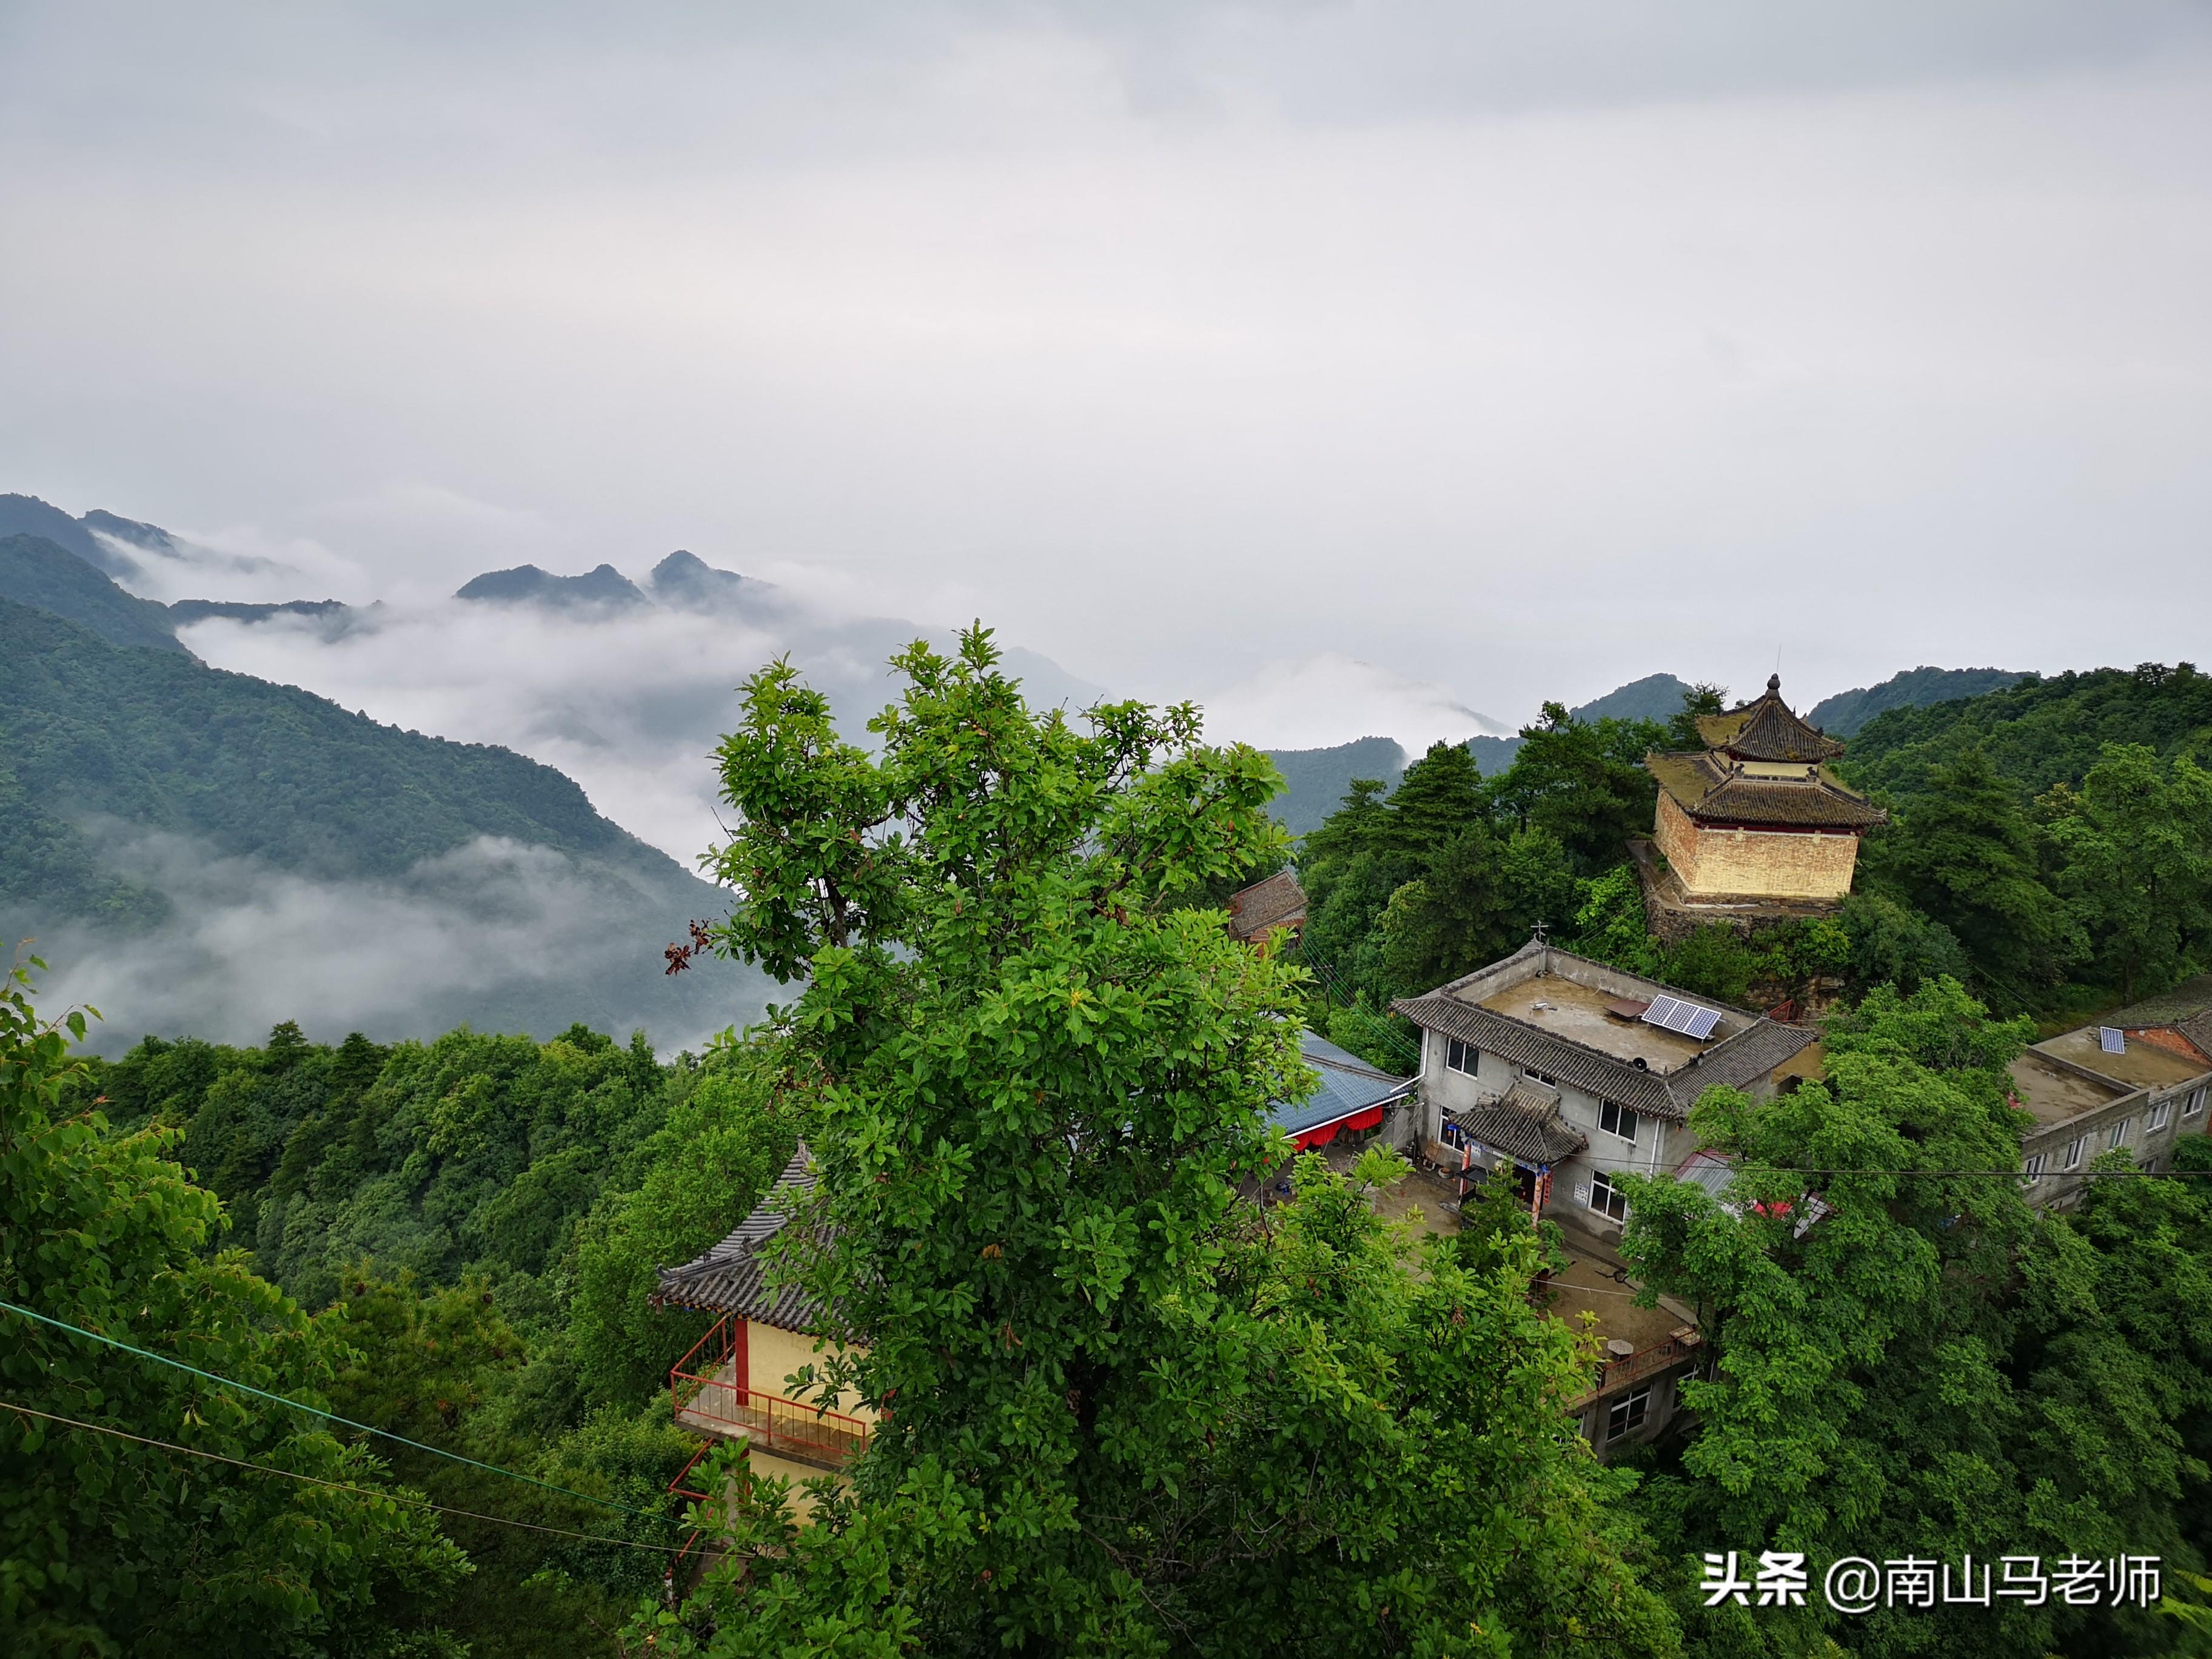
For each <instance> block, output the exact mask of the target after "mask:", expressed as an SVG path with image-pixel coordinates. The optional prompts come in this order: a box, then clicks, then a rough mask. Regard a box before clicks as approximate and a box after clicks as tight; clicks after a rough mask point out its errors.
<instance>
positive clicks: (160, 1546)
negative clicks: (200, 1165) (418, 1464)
mask: <svg viewBox="0 0 2212 1659" xmlns="http://www.w3.org/2000/svg"><path fill="white" fill-rule="evenodd" d="M83 1029H84V1026H83V1018H82V1015H80V1014H76V1013H71V1014H70V1016H69V1017H68V1020H67V1024H66V1026H65V1027H57V1026H54V1025H50V1024H41V1023H40V1021H39V1019H38V1018H37V1016H36V1014H35V1013H34V1012H33V1007H32V1005H31V1001H30V997H29V979H28V974H27V969H26V968H24V967H23V966H21V965H19V966H17V967H16V968H15V969H14V971H13V973H12V975H11V976H10V977H9V979H8V980H7V981H4V982H0V1296H4V1297H5V1299H6V1300H8V1301H9V1302H11V1303H14V1304H16V1305H18V1306H21V1307H25V1308H29V1309H32V1310H36V1311H38V1312H40V1313H44V1314H46V1315H49V1316H52V1317H54V1318H56V1319H60V1320H64V1321H67V1322H70V1323H71V1324H75V1325H78V1326H82V1327H85V1328H89V1329H93V1330H97V1331H100V1332H101V1333H103V1334H106V1335H108V1336H111V1337H114V1338H117V1339H119V1340H123V1341H125V1342H129V1343H131V1344H132V1345H134V1346H138V1347H141V1348H145V1349H148V1350H150V1351H152V1352H156V1353H160V1354H164V1355H167V1356H169V1357H171V1358H176V1359H180V1360H183V1361H185V1362H186V1363H188V1364H192V1365H195V1366H197V1367H199V1368H200V1369H202V1370H207V1371H210V1372H214V1373H216V1374H217V1375H219V1376H227V1377H233V1378H236V1379H238V1380H239V1381H240V1382H244V1383H251V1384H252V1385H253V1386H254V1387H256V1388H259V1389H267V1390H270V1391H271V1392H276V1393H283V1394H287V1395H289V1396H290V1397H291V1398H294V1399H297V1400H300V1401H302V1402H304V1403H306V1404H307V1405H309V1406H313V1405H316V1404H318V1403H319V1402H320V1401H321V1399H322V1398H323V1397H324V1395H325V1391H326V1390H327V1389H329V1388H330V1386H331V1382H332V1378H333V1376H334V1374H335V1371H336V1370H337V1366H338V1364H340V1363H341V1362H342V1361H343V1358H344V1352H343V1349H342V1348H341V1347H340V1346H338V1345H337V1343H336V1342H334V1341H333V1340H332V1339H331V1333H330V1332H328V1331H326V1330H325V1329H324V1328H321V1327H319V1326H318V1325H316V1324H314V1323H313V1322H310V1321H309V1320H308V1319H307V1317H306V1316H304V1315H303V1314H302V1313H301V1311H300V1310H299V1309H298V1308H297V1307H296V1306H295V1305H294V1304H292V1303H291V1302H289V1301H288V1300H287V1299H286V1298H285V1297H283V1295H282V1294H281V1293H279V1292H278V1291H276V1288H275V1287H274V1286H273V1285H269V1284H268V1283H266V1282H265V1281H264V1280H262V1279H257V1278H255V1277H254V1276H253V1275H252V1273H250V1272H248V1271H247V1270H246V1266H245V1264H244V1262H243V1261H242V1260H241V1258H240V1255H238V1254H236V1253H229V1254H224V1255H213V1256H210V1255H208V1254H207V1253H206V1247H207V1246H208V1244H209V1243H210V1240H211V1238H212V1237H214V1236H215V1234H216V1232H217V1231H218V1230H219V1229H220V1228H221V1226H222V1221H223V1218H222V1211H221V1208H220V1206H219V1205H218V1203H217V1200H216V1198H215V1195H214V1194H211V1193H209V1192H207V1191H205V1190H204V1189H203V1188H197V1187H195V1186H193V1185H192V1184H191V1182H190V1181H188V1180H187V1179H186V1178H185V1172H184V1171H183V1170H181V1169H179V1167H178V1166H177V1164H174V1163H173V1162H171V1161H170V1159H169V1158H168V1157H167V1152H168V1151H169V1150H170V1148H171V1147H172V1146H173V1144H174V1142H175V1139H176V1136H175V1135H174V1133H173V1132H168V1133H165V1132H161V1131H149V1132H146V1133H139V1134H137V1135H131V1136H125V1137H118V1136H114V1135H111V1134H110V1133H108V1132H107V1129H106V1124H105V1122H104V1121H103V1120H102V1119H101V1117H100V1115H99V1114H98V1113H97V1112H96V1111H90V1110H82V1109H73V1108H72V1107H71V1105H70V1100H71V1098H72V1095H73V1091H74V1089H75V1087H76V1084H77V1083H78V1082H79V1080H80V1079H79V1075H78V1071H79V1068H78V1067H77V1066H75V1065H74V1064H73V1063H72V1062H71V1060H70V1057H69V1053H68V1048H69V1037H70V1036H82V1031H83ZM0 1328H4V1329H5V1340H0V1389H4V1391H5V1396H6V1399H7V1401H9V1403H10V1404H12V1405H14V1406H16V1407H27V1408H29V1411H31V1412H39V1413H48V1414H49V1415H48V1417H46V1418H41V1417H36V1416H32V1415H28V1414H27V1413H23V1412H19V1411H9V1410H0V1648H4V1649H5V1650H7V1651H8V1652H9V1653H22V1654H50V1653H51V1654H70V1655H122V1654H131V1655H162V1654H179V1655H182V1654H198V1653H208V1652H214V1651H222V1652H224V1653H230V1654H237V1655H240V1656H251V1655H258V1654H268V1655H272V1656H273V1655H284V1656H297V1655H312V1654H332V1655H338V1654H344V1655H356V1654H357V1655H364V1656H365V1655H374V1654H390V1653H398V1652H410V1653H417V1654H430V1653H435V1652H441V1651H449V1650H450V1651H457V1650H455V1649H453V1648H452V1645H451V1644H450V1643H449V1642H448V1641H447V1639H446V1638H445V1637H444V1636H443V1634H442V1633H441V1631H440V1629H439V1627H438V1625H437V1622H436V1619H435V1607H436V1605H437V1603H438V1602H439V1601H441V1599H442V1597H443V1596H444V1595H445V1594H446V1593H447V1591H448V1590H449V1589H451V1588H452V1587H453V1585H454V1584H455V1583H457V1582H458V1581H459V1579H460V1578H461V1577H463V1575H465V1573H466V1571H468V1563H467V1561H466V1559H465V1558H464V1557H463V1556H462V1554H461V1553H460V1552H459V1550H458V1549H457V1548H456V1547H454V1546H453V1544H452V1543H451V1542H450V1541H447V1539H446V1538H445V1537H444V1536H443V1535H442V1534H441V1533H440V1531H439V1529H438V1528H437V1526H436V1524H435V1517H434V1516H431V1515H430V1514H429V1513H428V1512H427V1511H426V1510H422V1508H420V1507H418V1506H415V1505H413V1504H410V1503H408V1502H406V1501H404V1500H405V1499H406V1498H407V1497H408V1494H406V1493H405V1492H404V1491H403V1490H401V1489H399V1488H397V1487H395V1486H391V1485H390V1484H389V1483H388V1482H387V1480H386V1475H385V1472H384V1470H383V1468H382V1466H381V1465H380V1463H379V1462H377V1461H376V1460H375V1458H374V1457H373V1456H372V1455H370V1454H369V1453H368V1451H367V1450H366V1449H363V1448H362V1447H360V1446H358V1445H346V1444H343V1443H340V1442H339V1441H338V1440H337V1439H336V1438H334V1437H332V1436H331V1434H330V1433H329V1432H328V1431H326V1430H325V1428H323V1427H322V1426H321V1425H319V1422H318V1421H317V1419H315V1418H314V1417H313V1416H312V1415H309V1414H307V1413H301V1412H295V1411H291V1410H288V1409H286V1408H284V1407H279V1406H272V1405H270V1404H268V1403H266V1402H264V1401H257V1400H255V1399H253V1398H252V1397H251V1396H248V1395H241V1394H240V1393H238V1392H237V1391H235V1390H234V1389H227V1388H224V1387H222V1386H221V1385H219V1384H216V1383H207V1382H204V1381H203V1380H201V1379H200V1378H197V1377H195V1376H190V1375H188V1374H186V1373H185V1372H183V1371H180V1370H176V1369H174V1368H173V1367H170V1366H167V1365H162V1364H157V1363H155V1362H154V1361H150V1360H146V1359H140V1358H134V1357H132V1356H130V1355H126V1354H122V1353H118V1352H116V1351H114V1350H112V1349H111V1348H107V1347H105V1346H100V1345H98V1344H95V1343H93V1342H90V1341H88V1340H85V1339H83V1338H82V1337H77V1336H74V1335H71V1334H68V1333H66V1332H63V1331H58V1330H56V1329H54V1328H52V1327H49V1326H44V1325H38V1324H34V1323H33V1322H29V1321H27V1320H25V1319H24V1318H22V1317H21V1316H19V1315H11V1314H0ZM56 1417H63V1418H69V1419H75V1420H76V1421H77V1422H81V1423H88V1424H93V1425H104V1426H106V1427H109V1428H112V1429H114V1430H117V1431H120V1433H121V1434H125V1435H135V1436H140V1437H144V1438H146V1439H149V1440H160V1441H166V1442H169V1443H173V1444H175V1445H179V1446H183V1447H187V1448H191V1449H192V1450H195V1451H198V1452H204V1453H208V1454H211V1455H213V1456H216V1457H220V1458H229V1459H236V1460H243V1461H244V1462H249V1463H253V1464H258V1465H263V1466H266V1467H268V1468H274V1469H278V1470H285V1471H290V1472H291V1473H293V1474H300V1475H307V1476H313V1477H316V1480H312V1481H311V1480H288V1479H285V1478H283V1475H281V1474H242V1473H241V1472H240V1470H239V1469H238V1468H235V1467H234V1466H229V1465H226V1464H223V1463H220V1462H210V1461H205V1460H204V1459H201V1458H198V1457H195V1456H192V1455H189V1454H188V1453H184V1452H176V1451H169V1450H165V1449H161V1448H159V1447H155V1446H151V1445H147V1444H143V1443H137V1442H134V1441H131V1440H129V1439H125V1438H120V1437H117V1436H114V1435H110V1434H106V1433H101V1432H98V1431H95V1430H93V1429H83V1428H70V1427H67V1426H64V1425H60V1424H58V1423H55V1422H53V1421H52V1420H51V1419H52V1418H56ZM318 1482H329V1483H332V1484H318Z"/></svg>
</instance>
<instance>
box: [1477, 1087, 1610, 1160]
mask: <svg viewBox="0 0 2212 1659" xmlns="http://www.w3.org/2000/svg"><path fill="white" fill-rule="evenodd" d="M1444 1115H1445V1117H1446V1118H1448V1119H1449V1121H1452V1122H1454V1123H1456V1124H1457V1125H1458V1126H1459V1127H1461V1128H1462V1129H1463V1130H1465V1131H1466V1132H1467V1133H1468V1134H1470V1135H1472V1136H1473V1137H1474V1139H1477V1140H1479V1141H1480V1142H1481V1143H1482V1144H1483V1145H1484V1146H1487V1147H1489V1148H1490V1149H1491V1150H1492V1151H1493V1152H1504V1153H1505V1154H1507V1155H1508V1156H1509V1157H1511V1158H1518V1159H1519V1160H1520V1161H1521V1162H1522V1163H1523V1164H1541V1165H1543V1166H1544V1167H1546V1168H1547V1169H1548V1168H1550V1167H1551V1166H1552V1165H1553V1164H1558V1163H1559V1162H1561V1161H1562V1160H1563V1159H1565V1158H1571V1157H1572V1156H1573V1155H1574V1154H1575V1153H1577V1152H1581V1151H1583V1149H1584V1148H1585V1147H1587V1146H1589V1136H1588V1135H1585V1134H1584V1133H1583V1132H1582V1131H1581V1130H1579V1129H1577V1128H1576V1127H1574V1125H1572V1124H1571V1123H1569V1122H1568V1121H1566V1120H1565V1118H1563V1117H1561V1116H1560V1115H1559V1097H1558V1096H1556V1095H1554V1094H1553V1092H1552V1091H1550V1090H1548V1089H1546V1088H1544V1087H1542V1086H1541V1085H1538V1084H1533V1083H1531V1082H1529V1081H1528V1079H1526V1078H1518V1079H1515V1081H1514V1084H1513V1086H1512V1087H1511V1088H1510V1089H1508V1090H1507V1091H1505V1092H1504V1094H1503V1095H1501V1096H1499V1097H1498V1098H1497V1099H1496V1100H1493V1101H1492V1102H1490V1103H1488V1104H1487V1105H1483V1106H1477V1107H1474V1108H1473V1109H1470V1110H1468V1111H1461V1112H1447V1113H1445V1114H1444Z"/></svg>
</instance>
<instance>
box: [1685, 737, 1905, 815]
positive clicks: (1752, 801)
mask: <svg viewBox="0 0 2212 1659" xmlns="http://www.w3.org/2000/svg"><path fill="white" fill-rule="evenodd" d="M1644 769H1645V770H1646V771H1648V772H1650V774H1651V775H1652V776H1653V777H1655V778H1656V779H1657V780H1658V781H1659V787H1661V788H1662V789H1664V790H1665V791H1666V792H1667V793H1668V794H1669V795H1671V796H1673V797H1674V804H1675V805H1678V806H1680V808H1681V809H1682V810H1683V811H1685V812H1686V813H1688V814H1689V815H1690V816H1691V817H1693V818H1696V819H1698V820H1699V821H1700V822H1701V823H1748V824H1766V823H1780V824H1789V825H1791V826H1793V827H1795V826H1799V825H1802V826H1803V827H1804V828H1806V829H1867V828H1869V826H1871V825H1874V824H1877V823H1882V822H1884V821H1885V820H1886V819H1887V817H1888V816H1889V815H1888V814H1887V812H1885V811H1882V810H1881V808H1880V807H1879V806H1876V805H1874V804H1873V803H1872V802H1870V801H1869V800H1868V799H1866V798H1865V797H1864V796H1863V795H1860V794H1857V793H1854V792H1853V791H1851V790H1850V789H1847V788H1845V787H1844V786H1843V785H1842V784H1841V783H1839V782H1838V781H1836V780H1835V779H1834V778H1832V777H1831V776H1830V775H1828V772H1827V769H1826V768H1822V769H1820V773H1819V775H1817V776H1815V777H1809V778H1758V777H1752V776H1750V775H1747V774H1745V773H1742V772H1738V771H1734V770H1731V769H1729V767H1728V766H1727V765H1725V764H1724V763H1722V762H1720V761H1717V760H1716V759H1715V758H1714V757H1713V756H1712V755H1711V754H1710V753H1698V752H1692V753H1690V754H1682V755H1662V754H1652V755H1646V756H1645V757H1644Z"/></svg>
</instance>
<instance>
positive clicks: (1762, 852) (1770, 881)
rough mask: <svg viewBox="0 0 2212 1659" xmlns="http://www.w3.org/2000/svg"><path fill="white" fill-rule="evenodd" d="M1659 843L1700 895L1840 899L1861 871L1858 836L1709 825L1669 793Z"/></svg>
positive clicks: (1656, 828) (1655, 836)
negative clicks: (1859, 869) (1699, 822)
mask: <svg viewBox="0 0 2212 1659" xmlns="http://www.w3.org/2000/svg"><path fill="white" fill-rule="evenodd" d="M1651 839H1652V842H1653V844H1654V845H1655V846H1656V847H1657V848H1658V849H1659V851H1660V852H1661V853H1662V854H1664V855H1665V857H1666V860H1667V863H1668V866H1669V867H1670V868H1672V869H1673V871H1674V875H1675V878H1676V879H1677V880H1679V881H1680V883H1681V884H1682V889H1683V890H1684V891H1685V892H1686V893H1688V894H1690V895H1691V896H1692V897H1698V898H1717V897H1723V896H1726V897H1741V898H1775V899H1840V898H1843V897H1844V896H1846V895H1847V894H1849V893H1850V890H1851V876H1852V873H1853V872H1854V871H1856V870H1857V867H1858V858H1859V838H1858V837H1857V836H1854V835H1849V834H1845V835H1833V834H1830V835H1819V834H1815V833H1814V832H1813V831H1811V830H1804V829H1799V830H1789V829H1710V828H1701V827H1700V826H1699V824H1698V823H1697V822H1696V821H1695V820H1694V819H1692V817H1690V816H1689V814H1688V813H1686V812H1685V811H1682V809H1681V808H1680V806H1678V805H1675V804H1674V797H1673V796H1671V795H1669V794H1668V793H1667V792H1666V791H1665V790H1663V789H1662V790H1661V791H1660V792H1659V814H1658V817H1657V819H1656V822H1655V823H1654V824H1653V826H1652V835H1651Z"/></svg>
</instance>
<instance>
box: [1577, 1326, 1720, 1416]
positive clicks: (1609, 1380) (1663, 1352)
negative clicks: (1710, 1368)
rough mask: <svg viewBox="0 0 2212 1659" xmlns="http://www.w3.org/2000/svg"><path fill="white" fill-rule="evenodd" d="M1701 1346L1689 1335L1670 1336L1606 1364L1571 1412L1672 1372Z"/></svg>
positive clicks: (1701, 1341)
mask: <svg viewBox="0 0 2212 1659" xmlns="http://www.w3.org/2000/svg"><path fill="white" fill-rule="evenodd" d="M1704 1346H1705V1339H1704V1338H1703V1337H1702V1336H1700V1335H1699V1334H1697V1333H1695V1332H1692V1333H1691V1334H1689V1335H1687V1336H1670V1337H1668V1339H1667V1340H1665V1341H1664V1342H1655V1343H1653V1344H1652V1345H1651V1346H1650V1347H1648V1348H1638V1350H1637V1351H1636V1352H1634V1353H1632V1354H1624V1355H1622V1356H1621V1358H1619V1359H1613V1360H1608V1361H1607V1363H1606V1364H1602V1365H1601V1366H1599V1367H1598V1372H1597V1381H1596V1384H1595V1387H1593V1388H1592V1389H1590V1391H1589V1393H1588V1394H1585V1395H1583V1396H1582V1397H1581V1398H1580V1399H1579V1400H1577V1401H1575V1402H1574V1405H1573V1407H1571V1409H1573V1410H1575V1411H1580V1410H1581V1409H1582V1408H1583V1407H1585V1406H1587V1405H1589V1402H1590V1401H1593V1400H1595V1399H1596V1398H1597V1397H1598V1396H1599V1395H1607V1394H1611V1393H1612V1392H1613V1390H1614V1389H1625V1388H1626V1387H1627V1386H1628V1385H1629V1384H1630V1383H1637V1382H1641V1381H1642V1380H1643V1379H1644V1378H1645V1377H1647V1376H1656V1375H1657V1374H1658V1373H1659V1372H1661V1371H1663V1370H1671V1369H1672V1368H1674V1366H1676V1365H1680V1364H1683V1363H1684V1362H1686V1361H1687V1360H1689V1359H1691V1358H1694V1357H1695V1356H1696V1355H1697V1354H1698V1353H1699V1352H1700V1351H1701V1350H1702V1349H1703V1348H1704Z"/></svg>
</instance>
